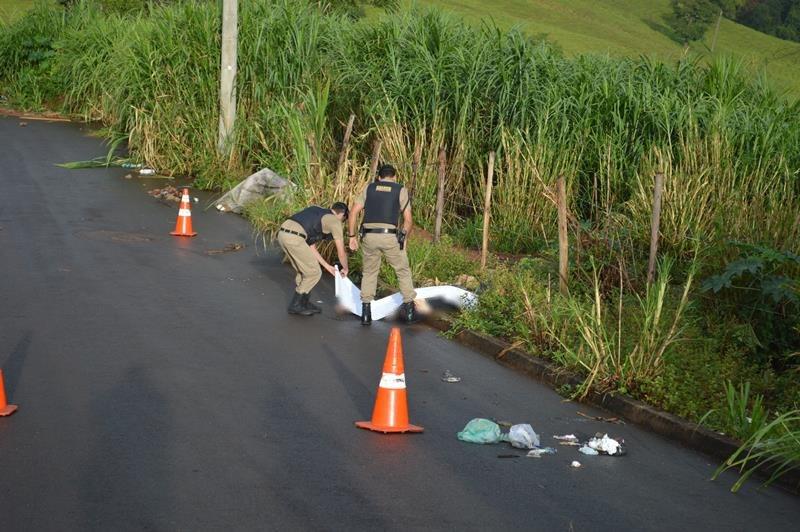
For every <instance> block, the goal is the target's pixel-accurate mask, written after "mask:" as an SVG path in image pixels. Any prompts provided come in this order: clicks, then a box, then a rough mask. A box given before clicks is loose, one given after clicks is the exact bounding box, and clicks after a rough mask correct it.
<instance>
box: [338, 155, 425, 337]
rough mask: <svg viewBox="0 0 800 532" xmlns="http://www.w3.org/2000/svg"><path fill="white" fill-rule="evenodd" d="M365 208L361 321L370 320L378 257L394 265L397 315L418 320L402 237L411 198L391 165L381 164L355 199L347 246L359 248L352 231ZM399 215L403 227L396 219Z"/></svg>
mask: <svg viewBox="0 0 800 532" xmlns="http://www.w3.org/2000/svg"><path fill="white" fill-rule="evenodd" d="M362 210H363V211H364V222H363V225H362V226H361V231H360V233H359V234H360V235H361V237H362V238H361V250H362V256H363V262H364V264H363V277H362V279H361V324H362V325H370V324H371V323H372V309H371V308H370V307H371V304H372V301H373V300H374V299H375V291H376V289H377V285H378V272H379V271H380V268H381V256H384V257H386V262H388V263H389V265H390V266H391V267H392V268H394V271H395V273H396V274H397V280H398V282H399V284H400V292H401V293H402V295H403V305H402V307H400V318H401V319H402V320H404V321H406V322H408V323H413V322H415V321H417V315H416V309H415V307H414V299H416V297H417V293H416V292H415V291H414V284H413V282H412V280H411V268H410V267H409V265H408V255H407V254H406V251H405V239H406V237H407V236H408V233H409V231H411V227H412V226H413V221H412V218H411V200H410V198H409V195H408V190H406V188H405V187H404V186H403V185H401V184H400V183H398V182H397V172H396V171H395V169H394V167H392V166H391V165H388V164H386V165H383V166H382V167H381V168H380V170H379V171H378V178H377V179H376V180H375V181H374V182H372V183H370V184H369V185H367V186H366V188H365V189H364V191H363V192H362V193H361V195H360V196H359V197H358V199H357V200H356V202H355V204H354V205H353V209H352V216H351V217H350V225H349V230H350V232H349V236H350V249H351V250H353V251H356V250H357V249H358V235H357V234H356V232H355V228H356V222H357V221H358V215H359V213H360V212H361V211H362ZM401 216H402V228H400V227H398V226H399V223H398V220H399V218H400V217H401Z"/></svg>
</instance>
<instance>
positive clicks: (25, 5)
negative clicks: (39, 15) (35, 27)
mask: <svg viewBox="0 0 800 532" xmlns="http://www.w3.org/2000/svg"><path fill="white" fill-rule="evenodd" d="M35 2H36V0H3V1H2V3H0V23H2V22H3V21H6V22H12V21H14V20H15V19H17V18H19V17H21V16H22V15H23V14H25V12H26V11H27V10H28V9H30V8H31V7H32V6H33V4H34V3H35Z"/></svg>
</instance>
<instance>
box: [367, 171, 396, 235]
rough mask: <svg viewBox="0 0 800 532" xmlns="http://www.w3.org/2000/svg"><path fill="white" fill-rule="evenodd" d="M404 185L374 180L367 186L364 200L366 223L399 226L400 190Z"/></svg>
mask: <svg viewBox="0 0 800 532" xmlns="http://www.w3.org/2000/svg"><path fill="white" fill-rule="evenodd" d="M401 190H403V185H401V184H400V183H395V182H394V181H380V180H379V181H373V182H372V183H370V184H369V186H368V187H367V199H366V201H365V202H364V223H365V224H374V223H379V224H391V225H394V226H397V219H398V217H399V216H400V191H401Z"/></svg>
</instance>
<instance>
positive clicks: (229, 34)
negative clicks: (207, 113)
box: [217, 0, 239, 155]
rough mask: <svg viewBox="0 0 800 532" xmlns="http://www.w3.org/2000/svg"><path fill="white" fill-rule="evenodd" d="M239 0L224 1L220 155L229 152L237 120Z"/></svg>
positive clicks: (220, 76) (218, 146)
mask: <svg viewBox="0 0 800 532" xmlns="http://www.w3.org/2000/svg"><path fill="white" fill-rule="evenodd" d="M238 11H239V5H238V0H223V1H222V54H221V55H222V61H221V62H220V75H219V142H218V144H217V149H218V151H219V153H220V155H225V154H226V153H227V152H228V148H229V147H230V146H229V142H228V141H229V136H230V134H231V133H232V132H233V126H234V123H235V122H236V48H237V44H238V41H239V37H238V18H239V13H238Z"/></svg>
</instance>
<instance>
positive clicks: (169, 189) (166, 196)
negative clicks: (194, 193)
mask: <svg viewBox="0 0 800 532" xmlns="http://www.w3.org/2000/svg"><path fill="white" fill-rule="evenodd" d="M147 193H148V194H150V195H151V196H153V197H154V198H156V199H161V200H166V201H173V202H175V203H180V201H181V196H182V193H181V192H180V191H179V190H178V189H177V188H175V187H173V186H172V185H167V186H166V187H164V188H154V189H153V190H148V191H147Z"/></svg>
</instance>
